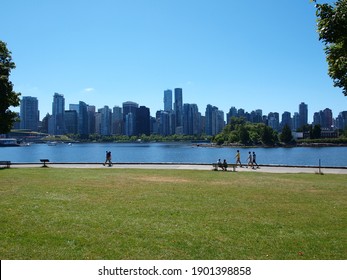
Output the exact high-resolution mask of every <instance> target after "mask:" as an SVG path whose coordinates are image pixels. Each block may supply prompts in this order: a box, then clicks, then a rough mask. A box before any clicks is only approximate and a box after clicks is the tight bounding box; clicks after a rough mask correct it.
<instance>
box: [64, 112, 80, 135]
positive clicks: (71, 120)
mask: <svg viewBox="0 0 347 280" xmlns="http://www.w3.org/2000/svg"><path fill="white" fill-rule="evenodd" d="M65 129H66V133H68V134H77V132H78V115H77V112H76V111H75V110H67V111H65Z"/></svg>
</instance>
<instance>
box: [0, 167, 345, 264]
mask: <svg viewBox="0 0 347 280" xmlns="http://www.w3.org/2000/svg"><path fill="white" fill-rule="evenodd" d="M346 182H347V175H323V176H322V175H316V174H270V173H255V172H254V173H250V172H236V173H234V172H212V171H199V170H154V169H73V168H69V169H64V168H11V169H1V170H0V198H1V199H0V223H1V229H0V258H1V259H56V260H59V259H82V260H87V259H94V260H95V259H137V260H139V259H165V260H166V259H168V260H171V259H207V260H209V259H217V260H221V259H241V260H248V259H262V260H267V259H270V260H274V259H300V260H301V259H311V260H313V259H322V260H325V259H346V258H347V250H346V236H347V230H346V229H347V227H346V203H347V202H346V201H347V190H346V187H347V185H346Z"/></svg>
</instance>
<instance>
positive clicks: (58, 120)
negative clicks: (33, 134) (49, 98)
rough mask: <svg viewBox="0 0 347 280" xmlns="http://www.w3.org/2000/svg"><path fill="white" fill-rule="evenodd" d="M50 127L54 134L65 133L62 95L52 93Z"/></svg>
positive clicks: (63, 99)
mask: <svg viewBox="0 0 347 280" xmlns="http://www.w3.org/2000/svg"><path fill="white" fill-rule="evenodd" d="M51 125H52V128H51V129H50V131H52V133H53V134H54V135H63V134H65V98H64V95H62V94H59V93H54V96H53V104H52V123H51Z"/></svg>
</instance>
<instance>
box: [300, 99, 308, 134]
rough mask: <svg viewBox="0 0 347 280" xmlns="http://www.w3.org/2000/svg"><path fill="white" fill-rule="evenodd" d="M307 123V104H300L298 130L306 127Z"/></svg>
mask: <svg viewBox="0 0 347 280" xmlns="http://www.w3.org/2000/svg"><path fill="white" fill-rule="evenodd" d="M307 123H308V109H307V104H305V103H304V102H301V103H300V105H299V128H301V127H303V126H304V125H307Z"/></svg>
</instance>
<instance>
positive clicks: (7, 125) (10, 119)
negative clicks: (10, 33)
mask: <svg viewBox="0 0 347 280" xmlns="http://www.w3.org/2000/svg"><path fill="white" fill-rule="evenodd" d="M15 68H16V65H15V64H14V62H12V56H11V52H10V51H9V50H8V49H7V46H6V43H4V42H3V41H1V40H0V133H7V132H9V131H10V130H11V128H12V126H13V123H14V122H15V121H16V120H17V113H15V112H12V111H11V110H10V107H11V106H13V107H16V106H19V102H20V100H19V96H20V93H16V92H14V91H13V84H12V83H11V82H10V80H9V77H10V74H11V70H12V69H15Z"/></svg>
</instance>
